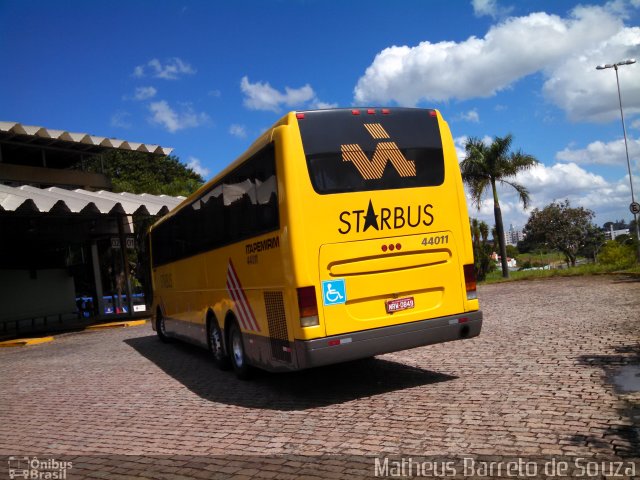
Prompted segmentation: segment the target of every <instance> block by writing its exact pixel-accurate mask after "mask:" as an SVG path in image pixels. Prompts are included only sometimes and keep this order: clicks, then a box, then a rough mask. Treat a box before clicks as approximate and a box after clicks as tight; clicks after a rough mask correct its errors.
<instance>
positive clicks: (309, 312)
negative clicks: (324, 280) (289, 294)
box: [298, 287, 320, 327]
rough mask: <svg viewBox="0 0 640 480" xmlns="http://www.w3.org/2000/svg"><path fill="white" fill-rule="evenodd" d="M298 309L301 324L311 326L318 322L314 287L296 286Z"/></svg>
mask: <svg viewBox="0 0 640 480" xmlns="http://www.w3.org/2000/svg"><path fill="white" fill-rule="evenodd" d="M298 309H299V310H300V325H301V326H303V327H312V326H315V325H319V324H320V321H319V320H318V302H317V301H316V288H315V287H302V288H298Z"/></svg>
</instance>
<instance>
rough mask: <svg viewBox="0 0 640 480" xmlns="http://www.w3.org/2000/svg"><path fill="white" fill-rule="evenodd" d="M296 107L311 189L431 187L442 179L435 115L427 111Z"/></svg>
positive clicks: (324, 191)
mask: <svg viewBox="0 0 640 480" xmlns="http://www.w3.org/2000/svg"><path fill="white" fill-rule="evenodd" d="M376 112H377V113H376V114H375V115H372V114H368V113H367V109H364V110H362V113H361V114H360V115H354V114H353V111H352V110H350V109H344V110H327V111H322V110H320V111H311V112H300V113H304V115H299V117H303V118H300V119H299V121H298V123H299V125H300V133H301V136H302V144H303V147H304V151H305V156H306V160H307V167H308V171H309V176H310V179H311V183H312V185H313V188H314V189H315V191H316V192H317V193H320V194H328V193H346V192H362V191H369V190H389V189H396V188H412V187H428V186H437V185H440V184H442V182H443V181H444V157H443V152H442V140H441V138H440V129H439V127H438V120H437V118H436V117H435V116H431V115H430V111H429V110H422V109H404V108H394V109H389V110H388V112H389V113H387V114H384V115H383V114H382V113H381V111H380V110H377V111H376Z"/></svg>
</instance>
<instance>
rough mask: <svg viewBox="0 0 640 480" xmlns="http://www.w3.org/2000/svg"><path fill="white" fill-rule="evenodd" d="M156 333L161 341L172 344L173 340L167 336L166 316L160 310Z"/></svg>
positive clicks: (157, 313) (157, 315)
mask: <svg viewBox="0 0 640 480" xmlns="http://www.w3.org/2000/svg"><path fill="white" fill-rule="evenodd" d="M156 333H157V334H158V338H159V339H160V341H162V342H164V343H169V342H171V338H169V336H168V335H167V325H166V323H165V321H164V316H163V315H162V312H160V310H158V311H157V312H156Z"/></svg>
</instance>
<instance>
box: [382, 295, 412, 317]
mask: <svg viewBox="0 0 640 480" xmlns="http://www.w3.org/2000/svg"><path fill="white" fill-rule="evenodd" d="M415 305H416V304H415V301H414V300H413V297H405V298H396V299H394V300H387V301H386V302H385V306H386V307H387V313H394V312H399V311H401V310H408V309H410V308H413V307H415Z"/></svg>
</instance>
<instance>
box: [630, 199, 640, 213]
mask: <svg viewBox="0 0 640 480" xmlns="http://www.w3.org/2000/svg"><path fill="white" fill-rule="evenodd" d="M629 210H631V213H633V214H634V215H637V214H639V213H640V203H638V202H632V203H631V205H629Z"/></svg>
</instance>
